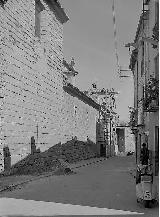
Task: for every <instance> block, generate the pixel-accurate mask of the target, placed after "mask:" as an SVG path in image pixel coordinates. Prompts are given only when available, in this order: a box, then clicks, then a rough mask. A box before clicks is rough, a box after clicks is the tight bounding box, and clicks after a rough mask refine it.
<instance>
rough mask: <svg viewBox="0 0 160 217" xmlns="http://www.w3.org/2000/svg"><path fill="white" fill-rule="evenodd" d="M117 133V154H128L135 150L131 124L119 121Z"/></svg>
mask: <svg viewBox="0 0 160 217" xmlns="http://www.w3.org/2000/svg"><path fill="white" fill-rule="evenodd" d="M116 133H117V150H116V154H120V153H122V154H127V153H128V152H135V138H134V135H133V134H132V131H131V129H130V126H129V125H127V124H123V123H119V124H118V126H117V127H116Z"/></svg>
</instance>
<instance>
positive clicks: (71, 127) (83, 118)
mask: <svg viewBox="0 0 160 217" xmlns="http://www.w3.org/2000/svg"><path fill="white" fill-rule="evenodd" d="M62 114H63V121H62V122H63V128H62V130H63V133H62V141H63V142H66V141H68V140H70V139H72V138H74V137H75V136H76V137H77V139H78V140H81V141H86V140H87V137H88V138H89V139H90V140H91V141H93V142H95V143H96V118H97V117H98V111H97V110H96V109H94V108H93V107H91V106H89V105H88V104H85V103H84V102H82V101H81V100H79V99H78V98H76V97H73V96H71V95H70V94H68V93H66V92H64V101H63V109H62Z"/></svg>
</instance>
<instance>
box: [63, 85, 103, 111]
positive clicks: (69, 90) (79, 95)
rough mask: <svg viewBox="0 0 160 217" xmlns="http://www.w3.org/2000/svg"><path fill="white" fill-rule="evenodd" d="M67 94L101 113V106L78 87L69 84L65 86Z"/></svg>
mask: <svg viewBox="0 0 160 217" xmlns="http://www.w3.org/2000/svg"><path fill="white" fill-rule="evenodd" d="M63 89H64V91H65V92H67V93H68V94H70V95H71V96H73V97H76V98H78V99H79V100H81V101H83V102H84V103H86V104H88V105H89V106H92V107H93V108H95V109H96V110H98V111H100V105H99V104H97V103H96V102H95V101H94V100H93V99H91V98H90V97H88V96H87V95H85V94H84V93H83V92H82V91H80V90H79V89H78V88H77V87H74V86H73V85H72V84H70V83H68V84H66V85H64V86H63Z"/></svg>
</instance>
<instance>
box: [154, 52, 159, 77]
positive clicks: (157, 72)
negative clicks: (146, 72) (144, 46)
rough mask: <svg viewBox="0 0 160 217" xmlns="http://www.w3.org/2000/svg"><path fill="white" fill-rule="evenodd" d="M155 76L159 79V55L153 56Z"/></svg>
mask: <svg viewBox="0 0 160 217" xmlns="http://www.w3.org/2000/svg"><path fill="white" fill-rule="evenodd" d="M154 67H155V68H154V70H155V78H156V79H157V80H159V55H157V56H156V57H155V58H154Z"/></svg>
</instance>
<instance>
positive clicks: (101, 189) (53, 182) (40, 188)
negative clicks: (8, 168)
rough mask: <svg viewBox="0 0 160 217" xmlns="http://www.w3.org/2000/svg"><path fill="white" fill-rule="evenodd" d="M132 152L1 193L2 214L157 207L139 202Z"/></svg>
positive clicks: (142, 211) (131, 211) (136, 211)
mask: <svg viewBox="0 0 160 217" xmlns="http://www.w3.org/2000/svg"><path fill="white" fill-rule="evenodd" d="M133 161H134V159H133V156H128V157H113V158H110V159H108V160H106V161H102V162H100V163H97V164H92V165H89V166H86V167H81V168H78V169H76V172H77V173H76V174H73V175H66V176H51V177H47V178H44V179H40V180H36V181H33V182H31V183H29V184H26V185H24V186H23V187H21V189H16V190H14V191H12V192H3V193H1V195H0V197H1V198H0V215H1V216H5V217H6V216H7V217H10V216H14V217H15V216H27V217H28V216H59V215H63V216H71V215H72V216H77V215H79V216H81V215H83V216H85V215H86V216H87V215H90V216H102V215H103V216H111V215H112V216H136V217H137V216H145V217H151V216H154V217H157V216H158V207H153V208H151V209H146V208H144V207H143V205H141V204H137V203H136V196H135V180H134V178H133V176H132V175H131V174H130V172H129V171H130V170H131V169H133V166H134V163H133Z"/></svg>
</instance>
